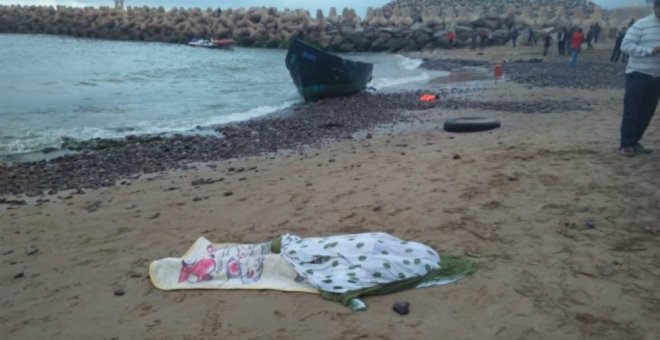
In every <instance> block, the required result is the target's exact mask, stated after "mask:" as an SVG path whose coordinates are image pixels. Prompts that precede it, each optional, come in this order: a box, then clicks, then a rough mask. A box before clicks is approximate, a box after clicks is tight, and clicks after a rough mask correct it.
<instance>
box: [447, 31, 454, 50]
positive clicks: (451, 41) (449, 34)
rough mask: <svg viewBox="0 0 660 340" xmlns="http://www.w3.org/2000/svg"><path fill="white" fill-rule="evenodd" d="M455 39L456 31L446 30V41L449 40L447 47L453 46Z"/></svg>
mask: <svg viewBox="0 0 660 340" xmlns="http://www.w3.org/2000/svg"><path fill="white" fill-rule="evenodd" d="M455 39H456V33H454V31H449V32H447V41H448V42H449V48H452V47H453V46H454V40H455Z"/></svg>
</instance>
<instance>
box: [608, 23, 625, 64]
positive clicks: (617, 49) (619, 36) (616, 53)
mask: <svg viewBox="0 0 660 340" xmlns="http://www.w3.org/2000/svg"><path fill="white" fill-rule="evenodd" d="M625 29H626V28H625V27H621V29H620V30H618V31H617V32H616V40H614V49H613V50H612V57H610V61H611V62H613V63H616V62H617V61H619V57H620V56H621V43H622V42H623V36H624V35H625Z"/></svg>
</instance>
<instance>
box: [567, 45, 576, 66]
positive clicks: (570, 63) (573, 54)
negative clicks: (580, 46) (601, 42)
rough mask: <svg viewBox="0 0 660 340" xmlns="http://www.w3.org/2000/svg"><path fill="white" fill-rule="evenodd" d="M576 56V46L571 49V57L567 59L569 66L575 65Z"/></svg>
mask: <svg viewBox="0 0 660 340" xmlns="http://www.w3.org/2000/svg"><path fill="white" fill-rule="evenodd" d="M577 56H578V50H577V48H576V49H573V50H571V59H569V60H568V64H569V65H571V66H577Z"/></svg>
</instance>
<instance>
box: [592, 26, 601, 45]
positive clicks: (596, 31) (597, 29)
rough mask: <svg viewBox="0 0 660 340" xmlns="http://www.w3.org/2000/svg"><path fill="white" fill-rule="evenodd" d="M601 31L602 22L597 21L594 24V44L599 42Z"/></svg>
mask: <svg viewBox="0 0 660 340" xmlns="http://www.w3.org/2000/svg"><path fill="white" fill-rule="evenodd" d="M600 31H601V27H600V23H599V22H597V23H596V24H595V25H594V44H598V37H599V36H600Z"/></svg>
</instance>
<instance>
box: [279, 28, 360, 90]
mask: <svg viewBox="0 0 660 340" xmlns="http://www.w3.org/2000/svg"><path fill="white" fill-rule="evenodd" d="M285 64H286V67H287V69H289V73H290V74H291V78H292V79H293V82H294V84H295V85H296V88H297V89H298V92H300V94H301V95H302V96H303V97H304V98H305V100H306V101H313V100H318V99H322V98H326V97H334V96H346V95H351V94H354V93H357V92H360V91H362V90H364V89H365V88H366V87H367V83H369V81H371V76H372V72H373V64H371V63H365V62H360V61H353V60H348V59H344V58H341V57H338V56H336V55H333V54H329V53H327V52H324V51H321V50H319V49H317V48H315V47H313V46H310V45H308V44H306V43H305V42H303V41H301V40H299V39H295V40H294V41H293V42H292V43H291V46H290V47H289V51H288V53H287V56H286V60H285Z"/></svg>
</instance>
